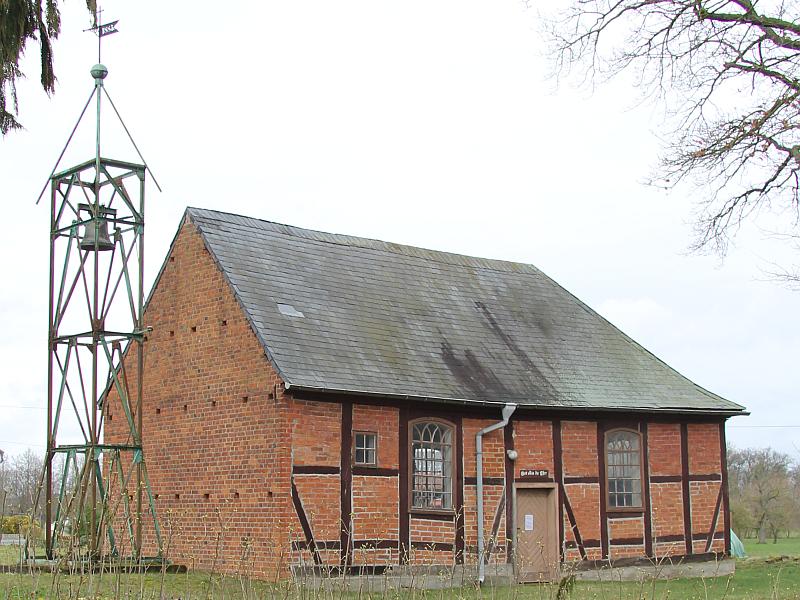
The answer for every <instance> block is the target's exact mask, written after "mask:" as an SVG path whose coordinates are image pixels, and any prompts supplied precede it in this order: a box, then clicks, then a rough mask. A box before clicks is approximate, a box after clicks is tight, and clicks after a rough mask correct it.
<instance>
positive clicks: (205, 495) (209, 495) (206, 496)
mask: <svg viewBox="0 0 800 600" xmlns="http://www.w3.org/2000/svg"><path fill="white" fill-rule="evenodd" d="M203 498H205V499H206V500H208V499H209V498H211V494H209V493H208V492H206V493H205V494H203Z"/></svg>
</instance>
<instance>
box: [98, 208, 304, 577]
mask: <svg viewBox="0 0 800 600" xmlns="http://www.w3.org/2000/svg"><path fill="white" fill-rule="evenodd" d="M144 322H145V325H147V326H151V327H153V330H152V332H151V333H150V334H149V335H148V336H147V341H146V342H145V344H144V348H145V353H144V365H145V377H144V389H143V391H144V393H143V396H144V397H143V405H144V406H143V412H142V417H143V430H144V434H143V445H144V455H145V459H146V462H147V467H148V471H149V476H150V482H151V486H152V489H153V492H154V494H155V495H156V497H157V499H156V506H157V511H158V512H157V514H158V517H159V522H160V525H161V529H162V535H163V537H164V539H165V544H166V545H167V546H168V547H169V552H168V557H169V558H170V559H171V560H173V561H174V562H177V563H181V564H185V565H187V566H190V567H197V568H202V569H210V568H212V566H213V568H215V569H216V570H220V571H223V572H230V573H232V572H238V571H239V570H242V569H244V570H246V571H247V572H250V573H254V574H256V575H258V576H260V577H264V578H269V579H271V578H275V577H276V576H277V577H283V576H285V569H283V568H282V567H281V566H280V565H282V564H283V565H285V564H286V563H287V562H288V560H289V557H288V556H285V555H286V554H287V550H288V547H289V546H288V539H287V536H288V535H289V526H290V524H292V523H293V522H294V520H295V518H294V515H293V513H292V512H291V507H292V504H291V495H290V469H291V457H290V448H289V445H288V444H287V443H286V441H287V440H288V439H289V420H288V418H287V413H288V406H289V404H288V401H287V399H286V398H285V397H284V395H283V390H282V382H281V380H280V378H279V377H278V376H277V374H276V373H275V371H274V369H273V368H272V366H271V365H270V363H269V361H268V360H267V358H266V356H265V355H264V351H263V349H262V347H261V344H260V343H259V342H258V340H257V338H256V336H255V334H254V333H253V331H252V330H251V328H250V325H249V324H248V322H247V320H246V319H245V317H244V314H243V313H242V311H241V309H240V307H239V305H238V303H237V301H236V299H235V298H234V296H233V294H232V293H231V291H230V287H229V286H228V284H227V283H226V281H225V280H224V278H223V276H222V274H221V272H220V271H219V269H218V267H217V265H216V264H215V263H214V261H213V259H212V257H211V256H210V255H209V253H208V251H207V250H206V248H205V246H204V244H203V241H202V238H201V237H200V235H199V234H198V233H197V231H196V229H195V228H194V226H193V225H192V224H191V223H184V224H183V225H182V227H181V229H180V231H179V234H178V236H177V237H176V239H175V242H174V245H173V247H172V250H171V252H170V255H169V257H168V259H167V261H166V263H165V266H164V270H163V273H162V274H161V277H160V280H159V282H158V285H157V287H156V288H155V290H154V292H153V294H152V297H151V298H150V301H149V303H148V306H147V310H146V313H145V319H144ZM129 362H132V361H127V362H126V370H127V374H128V379H129V382H135V381H136V369H135V364H133V365H131V364H128V363H129ZM110 396H111V397H110V402H108V403H107V409H106V414H105V432H104V439H105V441H106V442H107V443H112V442H117V443H124V442H125V441H126V437H127V431H128V429H127V425H126V423H125V415H124V413H123V412H122V410H121V408H119V406H120V405H119V401H118V400H117V399H116V397H115V396H116V395H115V394H114V393H113V392H112V394H111V395H110ZM127 460H128V462H129V461H130V460H131V459H130V457H128V458H127ZM112 492H113V490H112ZM143 529H144V540H145V544H144V550H145V554H148V555H153V554H155V548H156V547H155V541H154V536H153V528H152V524H151V523H150V522H149V520H148V521H147V522H146V523H145V525H144V527H143ZM127 537H128V536H127V534H126V533H125V532H124V531H118V532H117V539H118V543H120V545H121V546H125V544H126V543H127V547H128V548H129V547H130V544H129V543H128V542H127Z"/></svg>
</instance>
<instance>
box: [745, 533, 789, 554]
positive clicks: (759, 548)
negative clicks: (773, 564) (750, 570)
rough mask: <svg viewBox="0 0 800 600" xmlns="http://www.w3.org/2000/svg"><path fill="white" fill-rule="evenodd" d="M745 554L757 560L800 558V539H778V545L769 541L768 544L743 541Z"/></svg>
mask: <svg viewBox="0 0 800 600" xmlns="http://www.w3.org/2000/svg"><path fill="white" fill-rule="evenodd" d="M742 542H743V543H744V549H745V552H747V555H748V556H752V557H755V558H761V557H764V558H765V557H769V556H800V537H792V538H778V543H777V544H773V543H772V540H767V543H766V544H759V543H758V541H757V540H755V539H746V540H742Z"/></svg>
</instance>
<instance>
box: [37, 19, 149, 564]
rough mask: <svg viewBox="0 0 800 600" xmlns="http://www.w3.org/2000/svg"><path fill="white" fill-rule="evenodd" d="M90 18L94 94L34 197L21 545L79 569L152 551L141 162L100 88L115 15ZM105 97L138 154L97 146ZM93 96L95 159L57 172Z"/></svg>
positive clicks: (145, 169) (143, 171) (137, 557)
mask: <svg viewBox="0 0 800 600" xmlns="http://www.w3.org/2000/svg"><path fill="white" fill-rule="evenodd" d="M99 15H100V11H98V12H97V13H96V14H95V20H94V22H95V24H94V26H93V27H91V28H90V29H88V30H87V31H93V32H95V33H96V35H97V38H98V42H97V56H98V64H96V65H94V66H93V67H92V69H91V75H92V78H93V79H94V87H93V89H92V94H91V95H90V96H89V99H88V100H87V102H86V104H85V106H84V107H83V110H82V111H81V114H80V117H79V118H78V121H77V123H76V124H75V127H74V128H73V130H72V133H71V134H70V136H69V139H68V140H67V144H66V145H65V146H64V149H63V150H62V151H61V155H60V156H59V157H58V160H57V161H56V164H55V166H54V167H53V170H52V172H51V174H50V177H49V179H48V182H47V184H46V185H45V188H44V189H43V190H42V194H40V196H39V200H41V198H42V196H43V195H44V192H45V191H46V189H47V187H48V185H49V187H50V294H49V296H50V303H49V316H48V367H47V377H48V387H47V455H46V459H45V470H44V473H43V475H42V483H41V485H40V495H43V496H44V502H45V515H46V521H47V523H46V528H45V532H44V533H45V549H44V550H45V556H44V557H41V556H38V557H37V556H36V552H35V550H36V549H35V548H33V547H29V548H28V551H27V556H28V558H29V559H37V558H44V559H45V560H48V561H62V560H64V561H70V562H71V564H73V565H76V564H77V566H79V567H80V568H81V569H85V568H89V569H91V568H94V566H98V567H99V566H100V565H101V564H103V565H104V566H108V562H107V560H106V559H108V558H109V557H118V558H129V559H133V560H135V561H142V560H144V554H145V549H147V550H148V551H150V553H151V554H152V558H151V559H147V560H154V561H157V562H158V561H161V560H162V540H161V531H160V528H159V523H158V518H157V516H156V508H155V500H154V496H153V493H152V491H151V489H150V484H149V478H148V474H147V466H146V462H145V459H144V452H143V445H142V434H143V431H142V384H143V377H144V373H143V370H144V347H143V345H144V341H145V339H146V336H147V333H148V328H147V327H146V326H145V324H144V322H143V313H144V293H143V284H144V279H143V278H144V223H145V221H144V209H145V182H146V175H147V173H148V171H149V168H148V166H147V163H146V162H145V161H144V158H143V157H142V154H141V152H139V149H138V147H137V146H136V143H135V142H134V141H133V138H132V137H131V135H130V132H129V131H128V128H127V127H126V126H125V123H124V122H123V121H122V118H121V117H120V114H119V112H118V111H117V109H116V107H115V106H114V102H113V101H112V100H111V97H110V96H109V94H108V91H107V90H106V88H105V86H104V80H105V78H106V76H107V75H108V69H107V68H106V67H105V66H104V65H103V64H102V63H100V58H101V50H102V39H103V38H104V37H106V36H108V35H111V34H113V33H116V32H117V23H118V21H112V22H110V23H105V24H101V22H100V19H99ZM103 97H105V99H107V100H108V103H109V105H110V106H111V108H112V109H113V112H114V114H115V115H116V117H117V119H119V122H120V123H121V124H122V126H123V128H124V129H125V133H126V134H127V136H128V139H129V140H130V142H131V144H132V145H133V148H134V149H135V150H136V154H137V155H138V157H139V159H140V161H141V162H127V161H122V160H116V159H110V158H105V157H103V156H102V155H101V152H100V147H101V146H100V142H101V135H100V124H101V121H100V116H101V104H102V99H103ZM93 98H94V99H95V100H96V144H95V152H94V157H93V158H91V159H90V160H87V161H85V162H83V163H81V164H78V165H75V166H73V167H70V168H67V169H64V170H61V171H59V172H56V171H57V169H58V168H59V163H60V162H61V158H62V157H63V156H64V153H65V152H66V150H67V147H68V146H69V144H70V142H71V141H72V137H73V136H74V134H75V131H76V130H77V128H78V126H79V125H80V123H81V120H82V119H83V117H84V115H85V114H86V110H87V109H88V107H89V105H90V103H91V101H92V99H93ZM150 177H151V178H152V173H150ZM153 182H154V183H155V184H156V187H158V183H157V182H156V181H155V179H153ZM158 189H159V190H160V189H161V188H160V187H158ZM39 200H37V203H38V201H39ZM109 434H110V435H109ZM106 437H108V438H109V439H112V440H113V441H114V443H105V442H104V439H105V438H106Z"/></svg>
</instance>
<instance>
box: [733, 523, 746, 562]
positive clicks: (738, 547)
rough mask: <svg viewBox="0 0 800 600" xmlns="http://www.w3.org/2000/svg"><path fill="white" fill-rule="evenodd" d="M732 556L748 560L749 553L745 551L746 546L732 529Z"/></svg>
mask: <svg viewBox="0 0 800 600" xmlns="http://www.w3.org/2000/svg"><path fill="white" fill-rule="evenodd" d="M731 554H732V555H733V556H735V557H736V558H747V553H746V552H745V551H744V544H743V543H742V540H740V539H739V536H737V535H736V534H735V533H734V532H733V529H731Z"/></svg>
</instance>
